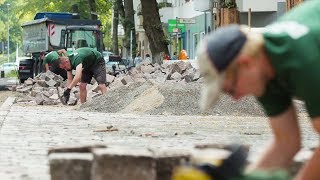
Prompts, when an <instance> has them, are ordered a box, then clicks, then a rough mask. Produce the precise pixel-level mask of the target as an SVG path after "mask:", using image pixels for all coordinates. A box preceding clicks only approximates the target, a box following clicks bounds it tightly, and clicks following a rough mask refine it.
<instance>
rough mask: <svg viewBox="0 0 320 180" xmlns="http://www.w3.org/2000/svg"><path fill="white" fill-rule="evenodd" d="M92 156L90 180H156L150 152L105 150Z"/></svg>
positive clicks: (154, 163) (141, 150) (154, 165)
mask: <svg viewBox="0 0 320 180" xmlns="http://www.w3.org/2000/svg"><path fill="white" fill-rule="evenodd" d="M93 154H94V161H93V164H92V178H91V180H104V179H108V180H123V179H130V180H156V176H157V175H156V161H155V159H154V158H153V154H152V153H151V152H150V151H147V150H144V149H133V148H132V149H123V148H106V149H96V150H93Z"/></svg>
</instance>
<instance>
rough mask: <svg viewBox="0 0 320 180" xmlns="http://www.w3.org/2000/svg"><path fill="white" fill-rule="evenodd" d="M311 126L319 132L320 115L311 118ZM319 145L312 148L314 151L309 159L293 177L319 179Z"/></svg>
mask: <svg viewBox="0 0 320 180" xmlns="http://www.w3.org/2000/svg"><path fill="white" fill-rule="evenodd" d="M312 125H313V128H314V129H315V130H316V132H317V133H318V134H320V117H316V118H313V119H312ZM319 167H320V147H317V148H316V149H315V150H314V153H313V155H312V157H311V159H310V160H309V161H307V162H306V163H305V164H304V166H303V167H302V168H301V170H300V171H299V173H298V175H297V176H296V177H295V179H296V180H298V179H299V180H300V179H303V180H305V179H310V180H312V179H319V177H320V171H319Z"/></svg>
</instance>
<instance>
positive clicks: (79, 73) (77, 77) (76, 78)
mask: <svg viewBox="0 0 320 180" xmlns="http://www.w3.org/2000/svg"><path fill="white" fill-rule="evenodd" d="M81 76H82V64H79V65H78V66H77V67H76V75H75V76H74V78H73V79H72V81H71V83H70V84H68V88H69V89H72V88H73V87H74V86H76V85H77V83H78V82H79V81H80V80H81ZM68 79H69V78H68Z"/></svg>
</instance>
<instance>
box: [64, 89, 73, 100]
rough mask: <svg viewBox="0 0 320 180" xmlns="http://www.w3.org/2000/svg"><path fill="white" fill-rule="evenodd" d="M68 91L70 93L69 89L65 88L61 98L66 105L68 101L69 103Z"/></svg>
mask: <svg viewBox="0 0 320 180" xmlns="http://www.w3.org/2000/svg"><path fill="white" fill-rule="evenodd" d="M70 91H71V89H69V88H67V89H66V90H65V91H64V92H63V97H64V99H65V102H66V103H68V101H69V98H70Z"/></svg>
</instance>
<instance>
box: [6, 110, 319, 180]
mask: <svg viewBox="0 0 320 180" xmlns="http://www.w3.org/2000/svg"><path fill="white" fill-rule="evenodd" d="M111 126H112V128H114V129H117V131H97V130H101V129H107V128H110V127H111ZM301 126H302V127H303V133H302V135H303V145H304V146H305V147H313V146H315V145H317V143H318V139H317V138H318V137H317V136H316V135H315V134H314V132H313V130H312V129H311V128H310V123H309V121H308V120H307V118H306V116H303V117H302V118H301ZM270 136H271V134H270V130H269V127H268V124H267V120H266V119H265V118H259V117H232V116H165V115H162V116H160V115H153V116H151V115H137V114H106V113H97V112H79V111H75V110H73V109H72V108H71V107H66V106H65V107H58V106H50V107H48V106H41V107H39V106H25V107H24V106H21V105H13V106H11V107H10V106H9V107H8V108H1V109H0V179H1V180H7V179H8V180H11V179H19V180H20V179H22V180H38V179H39V180H49V179H50V176H49V167H48V157H47V151H48V149H49V148H52V147H56V146H64V145H68V146H69V145H88V144H105V145H107V146H126V147H137V148H141V147H146V148H151V149H188V148H191V147H193V146H194V145H195V144H208V143H220V144H228V143H235V142H236V143H242V144H247V145H249V146H251V151H250V152H251V154H250V158H251V159H254V157H255V156H256V154H257V153H258V152H260V151H261V150H262V147H263V145H264V144H265V143H266V142H267V140H268V139H269V138H270Z"/></svg>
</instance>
